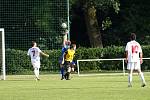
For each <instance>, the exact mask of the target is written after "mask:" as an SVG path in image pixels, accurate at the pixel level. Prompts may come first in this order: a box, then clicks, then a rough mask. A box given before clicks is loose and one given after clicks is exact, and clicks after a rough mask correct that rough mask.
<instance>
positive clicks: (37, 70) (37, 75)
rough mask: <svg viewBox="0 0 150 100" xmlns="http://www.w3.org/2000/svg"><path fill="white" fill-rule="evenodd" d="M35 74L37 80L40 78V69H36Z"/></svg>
mask: <svg viewBox="0 0 150 100" xmlns="http://www.w3.org/2000/svg"><path fill="white" fill-rule="evenodd" d="M34 74H35V77H36V78H39V68H34Z"/></svg>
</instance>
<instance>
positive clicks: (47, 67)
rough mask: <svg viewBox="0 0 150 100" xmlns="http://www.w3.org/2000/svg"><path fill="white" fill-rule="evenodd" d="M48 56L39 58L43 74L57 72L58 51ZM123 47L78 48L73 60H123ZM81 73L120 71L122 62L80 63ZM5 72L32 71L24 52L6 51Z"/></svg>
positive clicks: (146, 49)
mask: <svg viewBox="0 0 150 100" xmlns="http://www.w3.org/2000/svg"><path fill="white" fill-rule="evenodd" d="M142 48H143V53H144V57H150V54H149V52H150V46H143V47H142ZM44 52H46V53H48V54H49V55H50V57H49V58H46V57H43V56H42V57H41V71H43V72H58V71H59V63H58V60H59V57H60V56H61V51H60V50H50V51H44ZM124 57H125V52H124V47H116V46H111V47H106V48H78V49H77V50H76V54H75V59H74V61H76V60H82V59H110V58H112V59H114V58H124ZM142 66H143V67H142V69H143V70H150V67H149V60H144V63H143V64H142ZM80 68H81V69H80V70H81V71H94V70H95V71H101V70H107V71H117V70H122V61H96V62H94V61H92V62H80ZM6 70H7V73H8V74H20V73H22V74H25V73H27V72H31V71H32V66H31V63H30V58H29V57H28V56H27V52H26V51H21V50H14V49H7V50H6Z"/></svg>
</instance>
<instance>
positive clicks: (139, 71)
mask: <svg viewBox="0 0 150 100" xmlns="http://www.w3.org/2000/svg"><path fill="white" fill-rule="evenodd" d="M137 71H138V73H139V75H140V78H141V81H142V85H141V87H145V86H146V82H145V78H144V75H143V73H142V72H141V69H138V70H137Z"/></svg>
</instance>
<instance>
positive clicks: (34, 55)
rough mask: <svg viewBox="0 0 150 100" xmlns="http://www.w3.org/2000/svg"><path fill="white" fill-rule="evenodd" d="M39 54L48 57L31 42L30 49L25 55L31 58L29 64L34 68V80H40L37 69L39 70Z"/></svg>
mask: <svg viewBox="0 0 150 100" xmlns="http://www.w3.org/2000/svg"><path fill="white" fill-rule="evenodd" d="M40 54H41V55H44V56H46V57H49V55H48V54H45V53H43V52H42V51H41V50H40V49H39V48H38V47H37V43H36V42H35V41H32V47H31V48H30V49H29V50H28V53H27V55H29V56H30V57H31V64H32V66H33V68H34V74H35V78H36V80H40V78H39V69H40Z"/></svg>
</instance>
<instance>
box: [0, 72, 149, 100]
mask: <svg viewBox="0 0 150 100" xmlns="http://www.w3.org/2000/svg"><path fill="white" fill-rule="evenodd" d="M145 79H146V81H147V86H146V87H144V88H142V87H140V85H141V84H140V80H139V77H138V76H136V75H135V76H133V87H132V88H128V87H127V76H105V75H103V76H91V77H89V76H88V77H78V76H76V75H73V78H72V79H71V80H60V77H59V75H41V80H40V81H38V82H36V81H35V80H34V79H33V76H8V77H7V80H5V81H0V100H150V96H149V93H150V87H149V83H150V75H149V74H147V75H146V76H145Z"/></svg>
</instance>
